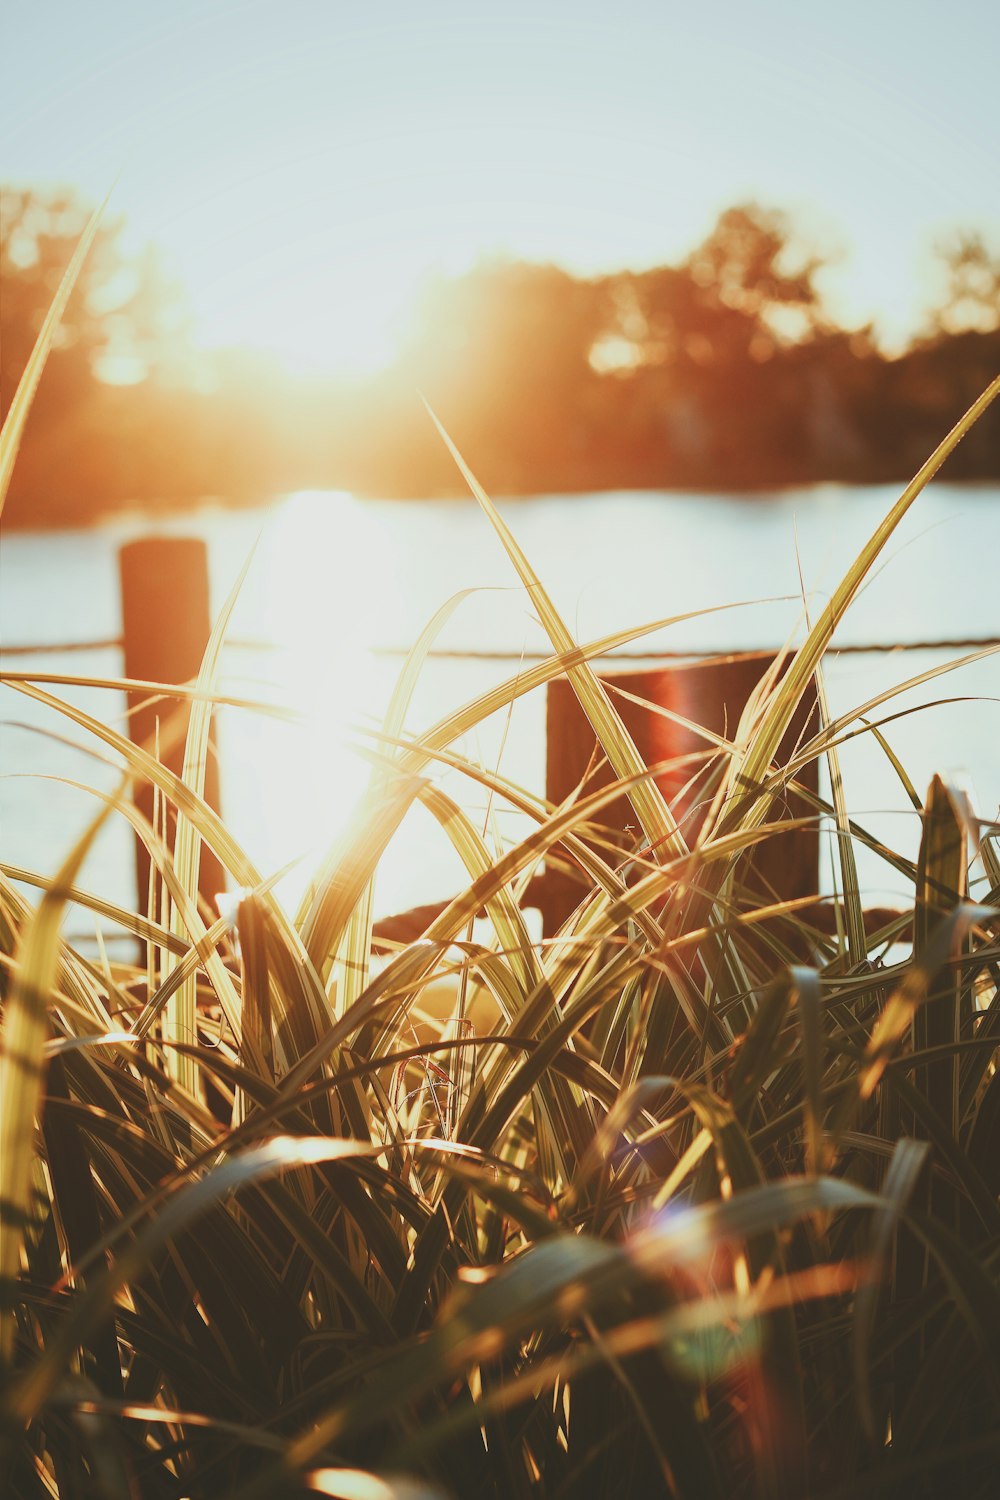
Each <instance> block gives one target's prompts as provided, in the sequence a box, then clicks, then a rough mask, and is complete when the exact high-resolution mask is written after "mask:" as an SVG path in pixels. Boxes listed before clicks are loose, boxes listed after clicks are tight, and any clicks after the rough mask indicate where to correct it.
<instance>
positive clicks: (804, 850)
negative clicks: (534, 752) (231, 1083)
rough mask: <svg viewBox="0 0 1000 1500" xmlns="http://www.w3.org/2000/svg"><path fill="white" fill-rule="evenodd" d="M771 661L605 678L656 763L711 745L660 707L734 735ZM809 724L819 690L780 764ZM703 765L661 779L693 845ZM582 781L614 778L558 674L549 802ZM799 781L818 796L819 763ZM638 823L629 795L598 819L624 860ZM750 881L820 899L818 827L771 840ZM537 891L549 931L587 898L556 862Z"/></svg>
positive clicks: (762, 658) (646, 757) (550, 718)
mask: <svg viewBox="0 0 1000 1500" xmlns="http://www.w3.org/2000/svg"><path fill="white" fill-rule="evenodd" d="M773 660H774V658H773V656H771V655H768V654H760V655H757V654H754V655H749V656H739V657H734V658H732V659H725V660H722V659H720V660H717V661H705V662H691V663H689V664H684V665H679V666H671V667H666V668H658V669H656V670H654V671H632V672H618V673H614V674H611V673H606V672H602V673H601V677H602V680H603V681H604V682H605V684H606V685H607V686H608V688H609V689H610V690H611V695H612V699H613V701H614V704H615V707H616V709H617V710H618V712H619V714H620V715H621V717H622V719H623V721H624V723H625V726H626V728H627V729H628V731H629V733H630V734H631V736H632V738H633V739H634V741H635V743H636V747H637V749H638V750H639V753H640V755H641V756H642V758H643V761H644V762H645V764H646V765H647V766H652V765H655V764H658V763H659V762H661V761H666V760H670V759H675V758H678V757H685V756H692V755H695V754H697V752H699V751H704V750H706V749H709V748H710V746H709V744H708V742H707V741H706V740H705V739H704V738H703V737H702V736H700V735H698V734H696V733H695V731H694V730H693V729H688V728H686V727H685V726H684V725H680V724H677V723H676V722H675V721H673V720H672V719H668V718H666V717H665V716H663V715H662V714H657V712H656V707H657V706H659V707H662V708H666V709H668V710H670V711H672V712H673V713H677V714H680V715H681V716H682V717H683V718H685V719H689V720H691V721H692V723H694V724H700V725H702V727H703V728H705V729H710V730H713V731H714V732H715V733H717V734H726V733H728V734H729V736H730V737H731V736H732V735H733V734H734V733H735V731H736V726H737V724H738V722H739V718H740V715H741V713H742V712H743V709H744V707H745V705H746V702H747V699H748V698H749V696H750V693H751V692H752V690H753V689H754V687H756V685H757V683H758V682H759V681H760V679H761V677H762V676H763V674H764V672H765V671H766V670H767V668H768V667H769V666H770V665H771V663H772V662H773ZM636 700H640V701H638V702H637V701H636ZM807 724H808V725H809V731H810V732H815V731H816V729H817V728H818V720H817V716H816V693H815V688H814V687H811V688H810V689H809V690H808V691H807V692H806V693H805V694H804V695H803V698H802V700H801V702H800V703H799V706H798V709H797V710H796V713H795V715H794V717H793V720H792V723H791V726H790V727H789V730H788V732H787V734H786V735H785V738H784V740H783V741H782V744H781V746H780V748H779V751H778V757H777V758H778V760H779V762H782V761H785V760H787V759H788V758H789V756H790V754H791V752H792V749H793V747H794V745H795V743H796V741H797V740H798V738H799V736H800V735H801V734H802V731H803V729H804V728H805V726H806V725H807ZM698 770H699V765H698V763H694V762H688V763H686V764H680V765H678V766H677V767H676V768H671V769H669V770H667V771H665V772H664V773H663V774H661V775H659V776H657V777H656V781H657V784H658V785H659V787H660V789H661V791H662V792H663V794H664V796H665V797H666V798H667V800H668V802H670V803H671V805H672V806H673V809H674V812H675V815H676V816H678V818H679V819H681V820H682V827H683V831H684V834H685V837H686V839H687V841H688V842H689V843H690V842H692V841H693V839H694V838H695V836H696V834H697V831H698V829H699V827H700V825H701V816H700V814H699V811H698V808H697V801H698V792H697V782H696V783H695V790H694V791H693V792H692V790H690V789H688V790H685V789H686V788H687V787H688V783H689V782H690V781H691V779H692V777H695V776H696V774H697V772H698ZM588 772H590V773H591V774H589V775H588ZM584 778H586V786H585V791H586V792H591V791H596V790H597V789H598V788H599V787H602V786H607V785H609V784H610V782H611V781H612V780H613V776H612V773H611V770H610V767H609V766H608V765H607V762H606V761H605V760H604V759H603V756H602V755H601V753H600V751H599V750H598V747H597V743H596V739H595V736H594V732H593V730H592V729H591V727H590V724H589V723H588V721H587V719H586V717H585V716H584V713H583V710H582V709H581V707H580V705H579V703H578V701H577V698H576V694H575V693H574V692H573V689H572V687H571V686H570V684H569V682H568V681H566V680H565V679H564V678H560V679H557V680H556V681H555V682H552V683H550V684H549V689H548V701H547V711H546V775H545V795H546V797H547V798H548V799H549V801H550V802H556V803H558V802H562V801H563V800H564V799H565V798H566V797H569V796H570V795H571V794H572V793H573V791H574V789H575V788H576V787H577V786H578V785H579V783H580V782H581V781H583V780H584ZM798 779H799V780H800V781H801V782H802V784H803V785H804V786H806V787H807V788H808V789H809V790H810V791H812V792H815V791H816V790H817V788H818V771H817V766H816V762H815V761H813V762H812V763H811V764H810V765H809V766H807V767H805V768H804V769H803V770H802V771H801V772H800V774H799V777H798ZM788 804H789V813H790V815H791V816H792V817H796V816H798V817H802V816H814V815H815V808H814V807H812V806H810V805H809V804H808V803H807V801H806V799H804V798H802V797H796V796H795V795H794V794H792V795H790V796H789V798H788ZM635 824H636V818H635V814H634V813H633V812H632V809H631V806H630V805H629V802H628V800H627V799H626V798H625V797H624V796H623V797H619V798H617V799H616V800H615V801H614V802H612V803H610V804H609V805H608V807H607V808H605V809H604V811H603V813H602V815H601V818H600V828H601V833H602V836H603V837H605V838H607V839H610V841H611V842H612V843H617V844H620V845H621V847H622V850H623V857H624V851H625V850H626V849H633V848H635V847H636V841H637V836H638V829H637V828H635ZM746 883H747V884H748V885H750V886H751V887H752V888H754V889H756V890H758V891H759V892H760V894H761V896H762V898H763V899H765V900H773V899H774V898H775V897H777V898H778V899H781V900H790V899H794V898H796V897H799V896H813V895H815V894H816V893H817V891H818V889H819V835H818V831H817V829H816V828H815V827H810V828H807V829H796V830H792V831H790V832H788V833H782V834H776V835H774V836H773V837H771V838H768V839H766V840H765V841H764V843H763V844H762V845H761V846H760V848H759V849H758V850H757V851H756V852H755V853H754V855H753V858H752V860H751V861H750V862H749V867H748V872H747V875H746ZM531 894H532V897H533V899H532V901H531V904H532V905H538V906H540V907H541V910H542V921H543V929H544V934H545V936H546V937H551V936H552V935H553V934H554V933H555V932H557V931H558V929H559V928H560V927H561V925H562V923H563V922H564V921H565V920H566V918H567V917H568V916H569V915H570V913H571V912H572V911H573V910H574V909H575V907H576V906H577V905H578V903H579V901H580V900H581V898H582V896H583V894H584V885H583V884H582V883H581V882H580V881H579V880H576V879H574V878H573V876H572V875H571V874H568V873H566V872H565V870H564V869H560V868H559V867H558V866H557V865H555V864H554V863H553V864H550V865H548V866H547V868H546V870H545V873H544V875H543V876H542V877H541V878H540V879H539V880H538V881H533V882H532V887H531Z"/></svg>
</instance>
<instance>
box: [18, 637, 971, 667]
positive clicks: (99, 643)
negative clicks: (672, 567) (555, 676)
mask: <svg viewBox="0 0 1000 1500" xmlns="http://www.w3.org/2000/svg"><path fill="white" fill-rule="evenodd" d="M226 645H227V646H229V647H230V648H232V649H234V650H237V651H278V650H281V649H283V648H282V647H281V646H279V645H278V644H277V643H276V642H274V641H263V640H261V641H256V640H230V641H227V642H226ZM997 647H1000V636H995V635H992V636H975V635H974V636H949V637H944V638H939V639H935V640H925V641H866V642H862V643H858V642H854V641H852V642H850V643H848V644H846V645H843V646H830V647H828V653H829V654H830V655H831V656H871V655H874V654H878V653H891V652H894V651H989V650H991V649H996V648H997ZM124 648H125V642H124V640H122V638H121V637H119V636H115V637H108V638H106V639H103V640H93V641H45V642H33V641H32V642H22V643H20V644H15V645H12V646H11V645H6V646H0V655H3V656H57V655H58V656H61V655H66V654H69V653H73V654H76V653H85V652H88V651H90V652H97V651H114V650H118V651H121V650H124ZM371 649H372V654H373V655H374V656H385V657H398V658H402V657H405V656H407V655H409V648H408V647H406V646H374V647H372V648H371ZM774 654H775V653H774V648H773V647H754V648H751V649H747V650H744V651H719V650H717V649H714V650H709V649H707V648H704V649H699V648H698V647H689V648H688V649H687V650H676V651H668V650H662V649H658V650H650V651H612V652H608V654H607V656H606V658H603V659H605V660H608V661H616V662H619V661H643V662H657V661H692V660H693V661H752V660H753V659H754V658H756V657H761V658H763V657H773V656H774ZM426 655H427V659H428V660H430V661H496V662H504V661H548V660H549V658H550V657H551V655H552V652H551V651H536V650H531V651H528V650H523V651H522V650H518V651H507V650H496V651H491V650H482V649H480V648H478V647H476V648H469V647H464V648H463V647H453V648H447V647H436V648H434V649H433V650H431V651H428V652H427V653H426Z"/></svg>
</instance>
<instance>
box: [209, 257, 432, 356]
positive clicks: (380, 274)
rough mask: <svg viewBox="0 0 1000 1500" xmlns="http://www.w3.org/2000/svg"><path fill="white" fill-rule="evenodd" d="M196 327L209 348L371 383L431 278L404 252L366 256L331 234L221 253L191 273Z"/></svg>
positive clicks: (394, 348)
mask: <svg viewBox="0 0 1000 1500" xmlns="http://www.w3.org/2000/svg"><path fill="white" fill-rule="evenodd" d="M183 276H184V281H185V284H186V290H187V294H188V297H189V300H190V303H191V307H192V314H193V318H192V331H193V334H194V337H195V340H196V342H197V343H198V345H199V346H200V347H202V348H203V349H205V350H207V351H211V350H219V349H249V350H254V351H255V352H266V353H268V354H270V355H272V356H273V357H275V358H276V359H278V360H279V361H280V362H281V364H282V365H283V366H284V367H285V368H286V369H287V370H288V371H289V372H290V373H292V374H296V375H307V376H319V375H335V376H338V377H346V378H363V377H366V376H370V375H373V374H375V373H376V372H377V371H379V370H381V369H384V368H385V367H386V366H387V365H389V364H391V363H392V361H393V359H394V358H395V356H396V355H397V353H398V351H399V348H400V345H401V342H402V341H403V339H404V338H405V335H406V332H407V330H408V328H409V327H410V324H411V321H412V318H413V312H414V308H415V306H416V304H417V302H418V300H419V297H420V294H421V290H422V284H423V278H422V276H421V273H420V271H419V270H418V269H417V268H415V267H414V265H413V264H412V262H408V260H407V257H406V256H405V254H397V253H391V252H387V251H385V250H383V251H382V252H380V253H375V254H367V255H366V254H364V253H362V250H361V248H360V247H358V246H357V245H345V246H343V247H337V246H336V244H332V245H331V243H330V242H329V241H328V240H327V239H326V237H324V239H323V240H322V241H321V242H320V243H318V244H314V245H312V246H310V245H309V244H305V245H303V244H300V243H292V244H288V243H280V242H279V243H275V244H271V245H268V244H267V243H266V242H265V243H261V244H260V245H259V247H258V248H257V249H256V251H254V252H253V253H242V254H241V255H240V256H233V257H231V258H230V259H229V260H228V262H227V260H226V257H225V256H224V254H222V253H220V251H219V248H218V247H214V249H213V250H212V251H211V252H210V251H208V250H206V251H205V252H204V253H203V254H201V255H199V256H192V257H191V258H190V260H189V261H188V263H187V264H186V265H185V266H184V268H183Z"/></svg>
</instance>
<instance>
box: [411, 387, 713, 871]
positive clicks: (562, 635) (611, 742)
mask: <svg viewBox="0 0 1000 1500" xmlns="http://www.w3.org/2000/svg"><path fill="white" fill-rule="evenodd" d="M428 411H430V408H429V407H428ZM430 415H431V419H432V421H433V422H434V425H435V426H436V427H437V430H438V432H439V433H440V434H441V437H442V439H443V440H444V442H445V444H446V446H447V448H448V451H449V453H450V454H451V456H452V458H454V460H455V462H456V464H457V465H458V467H459V470H460V471H461V473H462V476H463V478H464V479H465V481H466V483H467V484H468V486H469V488H470V489H471V491H472V493H473V494H474V495H475V497H476V499H477V500H478V502H479V504H480V506H481V507H482V509H483V511H484V512H485V514H486V517H487V519H488V520H489V522H490V524H491V526H492V527H493V529H494V531H495V532H496V534H497V536H498V537H499V539H500V541H501V542H502V543H503V547H504V550H505V551H506V553H507V555H508V557H509V558H510V560H511V562H512V563H513V564H514V567H515V568H516V570H517V573H518V576H519V577H520V579H521V582H522V583H523V584H524V586H525V588H526V589H527V591H528V597H529V598H530V600H531V602H532V604H533V605H534V607H535V609H536V610H537V611H538V616H539V619H540V620H541V622H542V626H543V627H544V629H545V632H546V634H547V635H548V637H549V640H550V641H551V642H552V645H553V647H554V648H555V650H556V651H559V652H563V653H572V652H574V651H576V650H577V649H578V647H577V645H576V642H575V641H574V640H573V637H572V636H571V635H570V632H569V631H568V630H567V628H566V626H565V625H564V624H563V621H562V618H561V616H560V615H559V613H558V611H557V610H556V608H555V606H554V604H553V603H552V600H551V599H550V598H549V596H548V594H547V593H546V591H545V588H544V586H543V585H542V582H541V580H540V579H539V578H538V576H537V574H536V573H535V571H534V569H533V568H532V566H531V564H530V563H529V562H528V559H527V558H526V557H525V555H524V553H523V551H522V550H521V548H520V546H519V545H518V543H517V541H516V539H515V537H514V535H513V533H512V531H511V530H510V528H509V526H508V525H507V523H506V522H505V521H504V520H503V518H502V517H501V515H500V513H499V512H498V511H497V509H496V506H495V505H494V504H493V502H492V501H491V500H490V498H489V496H488V495H487V494H486V491H485V490H484V489H483V487H482V485H481V484H480V483H479V481H478V480H477V479H476V477H475V475H474V474H473V473H472V471H471V469H470V468H469V466H468V465H467V464H466V462H465V460H464V459H463V457H462V455H461V454H460V453H459V451H458V449H457V448H456V447H455V444H454V443H453V442H452V440H451V438H450V437H449V436H448V433H447V432H446V431H445V429H444V428H443V427H442V425H441V423H440V422H439V421H438V419H437V417H436V416H435V415H434V413H433V412H430ZM566 676H567V677H568V678H569V681H570V682H571V683H572V685H573V690H574V692H575V693H576V695H577V697H578V698H579V700H580V705H581V707H582V708H583V711H584V713H585V714H586V715H587V718H588V719H589V721H590V724H591V727H592V728H593V730H594V733H595V735H596V736H597V739H598V742H599V744H600V745H601V747H602V749H603V750H604V753H605V755H606V756H607V757H608V760H609V762H610V764H611V766H612V767H613V769H614V771H615V774H616V775H617V776H619V777H621V778H625V777H634V776H636V775H637V774H639V773H641V772H642V770H643V769H644V768H643V763H642V758H641V756H640V755H639V752H638V750H637V749H636V747H635V743H634V741H633V740H632V737H631V735H630V734H629V732H628V730H627V729H626V728H625V725H624V724H623V723H622V720H621V717H620V715H619V714H618V713H617V711H616V710H615V707H614V705H613V704H612V702H611V699H610V698H609V696H608V693H607V689H606V688H605V687H604V686H603V684H602V683H601V681H600V679H599V678H598V677H597V675H596V673H595V672H594V671H593V670H592V668H590V667H589V666H588V665H587V664H586V663H583V662H581V663H579V664H578V665H574V666H567V669H566ZM629 797H630V800H631V802H632V805H633V807H634V808H635V813H636V817H637V818H638V819H639V822H640V824H641V826H642V829H643V832H644V833H645V835H646V838H647V840H648V842H649V845H650V847H651V848H652V849H653V850H654V851H655V852H656V856H657V857H658V858H669V857H670V856H672V855H674V856H676V855H679V854H683V853H685V852H686V850H687V845H686V844H685V842H684V839H683V837H682V836H681V833H680V831H679V829H678V827H677V824H676V823H675V821H674V818H673V815H672V814H671V812H670V809H669V808H668V807H667V804H666V802H665V801H664V799H663V795H662V793H661V792H660V790H659V788H658V787H657V785H656V783H655V782H653V781H650V780H640V781H636V782H635V784H634V786H633V788H632V790H631V792H630V793H629Z"/></svg>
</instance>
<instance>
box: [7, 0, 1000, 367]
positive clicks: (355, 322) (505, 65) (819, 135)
mask: <svg viewBox="0 0 1000 1500" xmlns="http://www.w3.org/2000/svg"><path fill="white" fill-rule="evenodd" d="M3 33H4V60H5V66H4V78H3V89H2V91H0V181H4V182H6V183H9V184H12V185H18V186H22V185H35V186H42V187H47V186H55V185H73V186H76V187H78V188H79V190H80V191H81V192H82V193H83V194H84V195H85V196H86V197H87V198H89V199H91V200H94V201H96V200H99V199H100V198H101V197H103V195H104V193H105V192H106V191H107V189H108V187H109V186H110V185H111V184H112V182H114V183H115V187H114V191H113V196H112V211H113V212H115V213H120V214H124V215H125V216H126V218H127V220H128V226H129V227H128V241H127V243H129V244H130V245H131V246H133V247H139V246H141V245H143V244H146V243H150V242H152V243H156V244H157V245H159V246H160V247H162V251H163V255H164V258H165V261H166V264H167V266H168V267H169V268H170V270H171V271H172V273H173V274H174V275H175V276H176V277H178V278H179V280H180V281H181V282H182V284H183V285H184V287H185V290H186V294H187V297H188V300H189V302H190V304H191V308H192V312H193V317H194V332H195V335H196V337H197V339H198V341H199V342H200V343H202V344H203V345H205V346H206V347H221V346H233V345H244V346H246V345H248V346H252V347H255V348H259V349H263V350H268V351H271V352H273V353H276V354H277V355H279V356H280V357H281V358H282V359H283V360H284V361H285V362H286V363H287V364H288V365H289V366H291V367H294V368H300V369H307V370H308V369H322V368H329V369H334V370H337V371H341V372H355V371H356V372H361V371H363V370H365V369H367V368H371V367H375V366H377V365H378V364H380V363H382V362H383V361H384V360H385V359H387V358H388V357H389V356H390V355H391V352H392V348H393V344H394V340H395V338H396V337H397V335H398V333H399V332H400V331H401V330H402V329H403V328H404V327H405V324H406V319H407V314H408V311H410V310H411V309H412V306H413V303H414V299H415V296H416V294H417V291H418V289H419V288H420V287H421V286H422V285H423V284H425V282H426V280H427V278H428V277H430V276H432V275H435V274H441V273H444V274H452V273H456V272H460V271H462V270H464V269H466V268H468V267H470V266H472V265H474V264H476V263H477V262H480V261H483V260H488V259H492V258H496V257H503V256H517V257H525V258H531V259H537V260H546V261H557V262H559V263H561V264H563V265H566V266H567V267H569V268H570V269H571V270H573V271H575V272H578V273H581V274H591V273H598V272H603V271H609V270H616V269H620V268H624V267H632V268H641V267H644V266H648V265H652V264H657V263H662V262H664V261H671V260H676V259H680V258H682V257H683V256H684V255H685V254H686V253H687V252H688V251H689V250H691V249H692V248H693V247H694V245H696V244H697V243H698V241H699V240H700V239H702V238H703V237H704V235H705V234H706V233H707V232H708V231H709V229H710V228H711V225H712V223H713V221H714V219H715V217H716V215H717V214H718V213H719V212H720V211H721V210H722V209H723V208H725V207H727V206H729V205H731V204H733V203H736V202H743V201H747V200H751V199H752V200H756V201H758V202H760V203H762V204H764V205H765V206H769V207H778V208H782V209H785V210H787V211H788V212H789V213H790V214H791V216H792V219H793V222H794V223H795V224H796V225H797V226H798V229H799V231H800V232H801V233H802V234H803V235H804V236H805V237H806V238H807V239H808V240H809V242H810V243H811V244H813V245H814V246H815V247H816V248H817V249H818V250H820V251H822V252H824V253H827V254H829V255H831V256H832V257H833V258H834V261H835V264H834V265H833V266H832V267H831V268H830V269H829V270H828V271H827V272H826V273H824V280H823V282H822V285H823V288H824V290H825V292H826V294H827V296H828V298H829V301H830V305H831V308H832V310H833V311H834V312H835V313H836V314H837V315H838V316H839V317H840V318H841V319H843V320H844V321H845V322H847V323H850V324H855V323H861V322H864V321H867V320H868V319H870V318H873V319H875V320H876V323H877V326H878V328H879V330H880V331H881V333H882V335H883V337H884V338H885V339H886V340H887V341H888V342H889V343H890V344H891V343H892V342H893V341H895V342H897V343H898V342H899V341H901V340H902V339H904V338H905V336H906V335H907V334H908V333H910V332H912V331H913V330H914V329H915V328H916V327H917V326H918V324H919V321H920V318H921V316H922V315H923V312H924V310H925V309H926V307H927V306H928V304H929V303H930V302H931V301H932V300H933V297H934V295H935V292H936V290H938V289H939V288H938V284H937V283H936V282H935V280H934V266H935V262H934V258H933V254H932V251H933V247H934V245H935V243H936V242H937V241H940V240H942V239H944V238H946V237H947V236H948V235H949V234H951V233H954V232H955V231H956V230H957V229H961V228H966V229H968V228H978V229H981V230H984V231H985V232H986V233H987V234H988V236H990V237H992V239H993V242H994V243H995V244H996V245H997V246H998V248H1000V110H998V109H997V107H996V101H997V86H996V73H997V60H998V58H1000V6H997V5H996V4H994V3H992V0H950V3H949V4H947V5H944V4H942V3H941V0H932V3H928V0H905V3H904V0H838V3H837V4H825V5H823V4H817V3H814V0H756V3H749V4H748V3H746V0H743V3H735V0H700V3H698V4H696V5H694V4H692V5H682V4H677V3H674V0H659V3H652V0H618V3H617V4H615V5H612V3H611V0H601V3H596V4H595V3H592V0H548V3H547V0H532V3H524V0H503V3H502V4H493V5H490V6H486V5H482V4H478V3H476V0H464V3H461V4H459V3H452V0H419V3H417V0H410V3H406V0H366V3H365V0H351V3H344V0H280V3H276V0H239V3H232V0H197V3H191V0H168V3H166V4H164V3H163V0H156V3H150V0H87V3H86V4H80V3H79V0H31V3H27V0H20V3H16V4H12V5H11V6H10V8H9V9H8V10H7V13H6V16H5V19H4V23H3Z"/></svg>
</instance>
